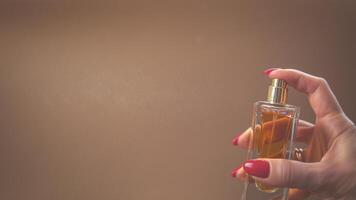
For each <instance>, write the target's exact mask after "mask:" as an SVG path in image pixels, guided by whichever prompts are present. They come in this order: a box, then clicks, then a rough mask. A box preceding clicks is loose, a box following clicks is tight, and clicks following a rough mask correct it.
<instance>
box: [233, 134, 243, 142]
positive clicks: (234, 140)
mask: <svg viewBox="0 0 356 200" xmlns="http://www.w3.org/2000/svg"><path fill="white" fill-rule="evenodd" d="M240 135H241V134H238V135H237V136H236V137H235V138H234V139H232V144H233V145H238V144H239V137H240Z"/></svg>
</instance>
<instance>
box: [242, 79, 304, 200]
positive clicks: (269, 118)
mask: <svg viewBox="0 0 356 200" xmlns="http://www.w3.org/2000/svg"><path fill="white" fill-rule="evenodd" d="M287 94H288V89H287V83H286V82H285V81H283V80H280V79H273V80H272V84H271V85H270V86H269V89H268V96H267V101H258V102H256V103H255V104H254V110H253V118H252V127H251V128H252V132H253V134H252V138H251V140H250V145H249V151H248V158H247V159H256V158H268V159H271V158H282V159H291V156H292V150H293V149H294V147H293V145H294V135H295V131H296V127H297V123H298V118H299V111H300V110H299V107H297V106H293V105H288V104H286V102H287ZM247 184H248V183H247ZM255 186H256V188H257V190H258V191H260V193H261V194H260V196H259V197H258V198H259V199H263V197H261V196H263V194H266V195H265V196H267V197H268V198H271V197H274V196H276V195H277V196H278V197H281V196H282V199H287V193H288V189H287V188H284V189H279V188H276V187H271V186H268V185H264V184H261V183H259V182H258V181H255ZM248 187H249V186H248V185H246V186H245V190H247V188H248ZM250 190H251V189H250ZM277 191H278V192H277ZM246 192H247V191H245V193H246ZM244 195H245V196H244ZM242 199H246V194H243V198H242Z"/></svg>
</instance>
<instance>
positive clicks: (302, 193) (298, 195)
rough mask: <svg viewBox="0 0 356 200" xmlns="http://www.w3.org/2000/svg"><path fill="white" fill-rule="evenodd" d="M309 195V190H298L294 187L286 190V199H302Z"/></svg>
mask: <svg viewBox="0 0 356 200" xmlns="http://www.w3.org/2000/svg"><path fill="white" fill-rule="evenodd" d="M308 196H310V192H308V191H306V190H300V189H296V188H291V189H289V191H288V199H289V200H302V199H305V198H307V197H308Z"/></svg>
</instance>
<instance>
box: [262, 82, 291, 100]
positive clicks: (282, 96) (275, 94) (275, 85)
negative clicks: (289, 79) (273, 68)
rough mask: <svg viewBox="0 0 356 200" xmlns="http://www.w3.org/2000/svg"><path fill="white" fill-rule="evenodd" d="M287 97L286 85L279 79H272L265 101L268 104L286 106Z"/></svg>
mask: <svg viewBox="0 0 356 200" xmlns="http://www.w3.org/2000/svg"><path fill="white" fill-rule="evenodd" d="M287 96H288V88H287V83H286V82H285V81H284V80H281V79H272V84H271V85H270V86H269V87H268V96H267V101H268V102H270V103H278V104H286V103H287Z"/></svg>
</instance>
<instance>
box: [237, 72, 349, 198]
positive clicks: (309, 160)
mask: <svg viewBox="0 0 356 200" xmlns="http://www.w3.org/2000/svg"><path fill="white" fill-rule="evenodd" d="M265 73H266V74H267V75H268V76H269V77H270V78H278V79H283V80H285V81H286V82H287V83H288V85H290V86H291V87H293V88H295V89H296V90H297V91H299V92H302V93H305V94H306V95H307V96H308V100H309V103H310V105H311V107H312V109H313V111H314V113H315V116H316V120H315V124H312V123H309V122H305V121H303V120H300V121H299V124H298V129H297V136H296V140H297V141H299V142H304V143H306V144H308V147H307V149H306V150H305V153H304V155H303V157H304V161H305V162H300V161H294V160H284V159H258V161H257V162H256V160H252V161H247V162H245V163H244V164H243V165H242V166H241V167H240V168H238V169H235V170H234V171H233V172H232V175H233V176H235V177H237V178H238V179H239V180H243V181H246V178H247V177H248V176H247V174H249V175H251V176H252V177H253V179H255V180H258V181H259V182H261V183H264V184H266V185H271V186H276V187H288V188H292V189H290V190H289V199H290V200H296V199H304V198H306V197H307V196H309V195H311V194H312V195H316V196H318V197H319V198H327V199H356V127H355V125H354V124H353V122H352V121H351V120H350V119H348V118H347V116H346V115H345V113H344V112H343V110H342V109H341V107H340V105H339V103H338V101H337V99H336V97H335V96H334V94H333V93H332V91H331V90H330V88H329V86H328V83H327V82H326V81H325V80H324V79H322V78H319V77H315V76H312V75H309V74H306V73H303V72H301V71H297V70H293V69H269V70H266V71H265ZM251 134H252V131H251V128H249V129H247V130H246V131H245V132H244V133H242V134H241V135H240V136H237V137H236V138H234V140H233V143H234V144H235V145H238V146H240V147H243V148H247V147H248V144H249V138H250V135H251ZM261 174H263V176H262V177H261ZM263 177H266V178H263Z"/></svg>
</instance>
